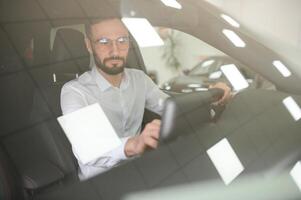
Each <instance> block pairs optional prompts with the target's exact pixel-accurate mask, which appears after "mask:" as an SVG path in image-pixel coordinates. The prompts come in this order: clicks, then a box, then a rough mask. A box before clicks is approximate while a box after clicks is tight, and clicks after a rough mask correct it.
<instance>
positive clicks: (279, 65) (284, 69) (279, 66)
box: [273, 60, 292, 77]
mask: <svg viewBox="0 0 301 200" xmlns="http://www.w3.org/2000/svg"><path fill="white" fill-rule="evenodd" d="M273 65H274V66H275V67H276V69H277V70H278V71H279V72H280V73H281V75H282V76H284V77H289V76H291V75H292V73H291V72H290V71H289V70H288V68H287V67H286V66H285V65H284V64H283V63H282V62H281V61H279V60H275V61H274V62H273Z"/></svg>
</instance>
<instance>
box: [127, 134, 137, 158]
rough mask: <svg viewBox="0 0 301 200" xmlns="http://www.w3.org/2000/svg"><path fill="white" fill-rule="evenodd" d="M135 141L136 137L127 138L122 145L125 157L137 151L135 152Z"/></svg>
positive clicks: (131, 155)
mask: <svg viewBox="0 0 301 200" xmlns="http://www.w3.org/2000/svg"><path fill="white" fill-rule="evenodd" d="M135 143H136V137H135V136H134V137H131V138H129V139H128V140H127V141H126V143H125V146H124V154H125V156H126V157H133V156H135V155H136V154H137V153H136V152H135Z"/></svg>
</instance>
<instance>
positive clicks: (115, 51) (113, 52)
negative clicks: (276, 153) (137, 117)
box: [110, 41, 119, 56]
mask: <svg viewBox="0 0 301 200" xmlns="http://www.w3.org/2000/svg"><path fill="white" fill-rule="evenodd" d="M110 53H111V55H112V56H118V55H119V48H118V46H117V44H116V42H115V41H112V45H111V52H110Z"/></svg>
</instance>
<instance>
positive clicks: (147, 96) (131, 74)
mask: <svg viewBox="0 0 301 200" xmlns="http://www.w3.org/2000/svg"><path fill="white" fill-rule="evenodd" d="M167 97H168V95H167V94H165V93H163V92H162V91H161V90H160V89H159V88H158V86H157V85H156V84H155V83H154V82H153V81H152V80H151V79H150V78H149V77H148V76H147V75H146V74H145V73H144V72H143V71H140V70H137V69H127V68H126V69H125V70H124V73H123V79H122V81H121V84H120V87H119V88H117V87H114V86H112V85H111V84H110V83H109V82H108V81H107V80H106V79H105V78H104V77H103V76H102V75H101V74H100V73H99V72H98V71H97V69H96V67H95V66H94V67H93V68H92V70H91V71H88V72H85V73H84V74H82V75H81V76H80V77H78V78H77V79H75V80H72V81H69V82H68V83H66V84H65V85H64V86H63V88H62V91H61V108H62V111H63V115H65V114H67V113H70V112H73V111H75V110H77V109H80V108H83V107H85V106H88V105H91V104H94V103H99V105H100V106H101V107H102V109H103V111H104V112H105V114H106V115H107V117H108V119H109V121H110V122H111V124H112V126H113V127H114V129H115V131H116V133H117V134H118V136H119V137H120V138H121V141H122V145H120V146H119V147H118V148H116V149H114V150H113V151H111V152H108V153H106V154H105V155H103V156H101V157H99V158H98V159H96V160H95V161H93V162H91V163H88V164H86V165H84V164H82V163H80V162H79V161H78V163H79V167H80V172H79V177H80V179H82V180H84V179H87V178H89V177H92V176H95V175H96V174H99V173H102V172H104V171H107V170H108V169H110V168H112V167H113V166H115V165H116V164H118V163H120V162H121V161H123V160H126V159H127V157H126V155H125V153H124V146H125V143H126V141H127V140H128V138H129V137H132V136H134V135H137V134H139V133H140V131H141V130H140V129H141V123H142V118H143V114H144V108H147V109H149V110H151V111H153V112H156V113H158V114H161V113H162V109H163V104H162V103H160V102H162V101H163V100H164V99H166V98H167ZM83 134H85V133H83ZM75 157H77V156H76V155H75Z"/></svg>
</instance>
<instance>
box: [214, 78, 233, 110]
mask: <svg viewBox="0 0 301 200" xmlns="http://www.w3.org/2000/svg"><path fill="white" fill-rule="evenodd" d="M209 88H218V89H222V90H223V91H224V95H223V96H222V98H221V99H219V100H218V101H217V102H214V104H215V105H225V104H226V103H227V102H228V101H229V100H230V99H231V88H230V87H229V86H227V85H226V84H225V83H222V82H218V83H216V84H214V85H210V86H209Z"/></svg>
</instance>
